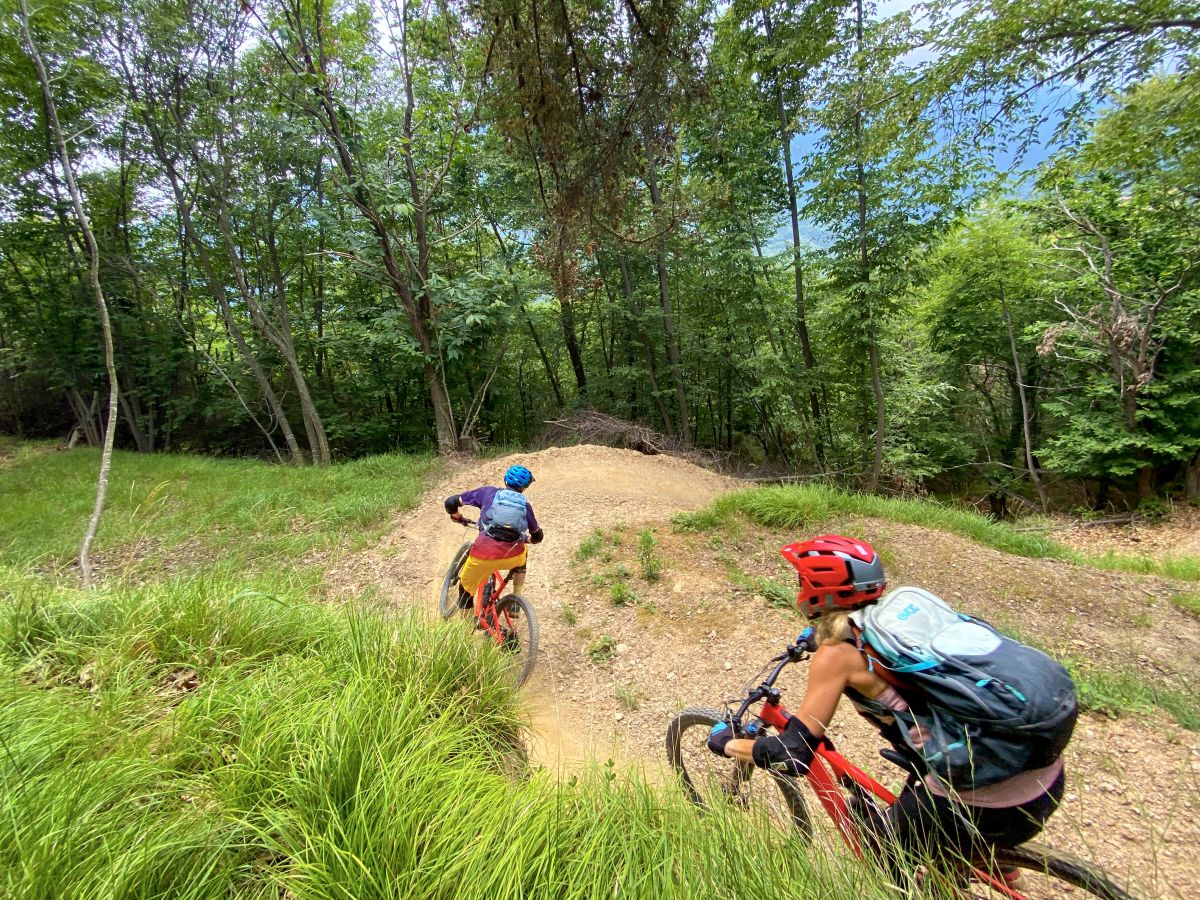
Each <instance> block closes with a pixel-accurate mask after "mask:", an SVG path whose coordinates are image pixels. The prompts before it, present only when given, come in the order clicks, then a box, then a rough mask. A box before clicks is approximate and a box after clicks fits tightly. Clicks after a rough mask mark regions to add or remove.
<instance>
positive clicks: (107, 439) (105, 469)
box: [18, 0, 121, 588]
mask: <svg viewBox="0 0 1200 900" xmlns="http://www.w3.org/2000/svg"><path fill="white" fill-rule="evenodd" d="M18 9H19V10H20V19H21V35H22V37H23V38H24V40H25V49H26V51H27V52H28V53H29V58H30V59H31V60H32V61H33V66H34V69H35V70H36V71H37V79H38V83H39V84H40V85H41V87H42V99H43V101H44V102H45V116H46V127H47V128H48V129H49V131H50V134H51V135H52V137H53V139H54V142H55V144H56V145H57V150H58V158H59V161H60V163H61V165H62V174H63V179H64V180H65V181H66V183H67V190H68V191H69V192H70V195H71V207H72V209H73V210H74V212H75V220H76V222H77V223H78V225H79V230H80V231H81V232H82V233H83V240H84V247H85V251H86V253H87V260H88V280H89V281H90V283H91V287H92V295H93V299H94V300H95V302H96V312H97V315H98V316H99V319H100V335H101V339H102V341H103V345H104V368H105V370H106V371H107V374H108V418H107V424H106V425H105V429H104V448H103V451H102V452H101V455H100V474H99V476H98V479H97V483H96V502H95V504H94V505H93V507H92V515H91V518H90V519H89V520H88V525H87V529H86V530H85V531H84V534H83V542H82V543H81V544H80V546H79V570H80V572H81V573H82V575H83V586H84V587H85V588H90V587H91V586H92V564H91V548H92V541H93V540H94V539H95V537H96V531H97V529H98V528H99V527H100V517H101V515H102V514H103V513H104V500H105V496H106V494H107V493H108V473H109V470H110V469H111V467H112V451H113V439H114V437H115V435H116V430H117V398H118V396H119V394H120V390H121V388H120V384H119V382H118V381H117V367H116V362H115V360H114V354H113V338H112V324H111V322H110V320H109V317H108V303H107V302H106V301H105V299H104V291H103V290H102V289H101V287H100V251H99V249H98V248H97V246H96V237H95V235H94V234H93V233H92V226H91V222H89V221H88V215H87V210H86V209H85V208H84V203H83V194H82V193H81V192H80V190H79V184H78V182H77V181H76V178H75V164H74V163H73V162H72V160H71V151H70V148H69V147H68V146H67V139H66V137H65V136H64V135H63V129H62V124H61V123H60V122H59V119H58V110H57V108H56V106H55V102H54V90H53V87H52V81H51V77H50V74H49V72H48V71H47V70H46V64H45V62H44V61H43V59H42V54H41V51H40V50H39V49H38V45H37V43H36V42H35V40H34V37H33V32H32V30H31V28H30V21H29V8H28V6H27V5H26V3H25V0H18Z"/></svg>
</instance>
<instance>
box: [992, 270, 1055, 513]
mask: <svg viewBox="0 0 1200 900" xmlns="http://www.w3.org/2000/svg"><path fill="white" fill-rule="evenodd" d="M1000 308H1001V309H1002V310H1003V311H1004V327H1005V328H1007V329H1008V345H1009V347H1011V348H1012V360H1013V372H1014V373H1015V374H1016V376H1017V394H1018V396H1019V397H1020V398H1021V434H1023V435H1024V437H1025V465H1026V467H1027V468H1028V469H1029V478H1030V479H1031V480H1032V481H1033V486H1034V487H1035V488H1036V489H1037V495H1038V501H1039V502H1040V503H1041V505H1042V512H1043V513H1046V512H1047V511H1048V507H1047V504H1046V489H1045V488H1044V487H1042V479H1041V477H1040V476H1039V475H1038V472H1037V466H1036V465H1035V464H1034V461H1033V439H1032V438H1031V437H1030V436H1029V402H1028V401H1027V400H1026V399H1025V377H1024V375H1023V374H1022V372H1021V357H1020V355H1019V354H1018V353H1017V339H1016V337H1015V335H1014V334H1013V326H1012V316H1010V315H1009V313H1008V300H1007V299H1006V298H1005V296H1004V287H1003V285H1001V287H1000Z"/></svg>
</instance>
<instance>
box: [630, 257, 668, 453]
mask: <svg viewBox="0 0 1200 900" xmlns="http://www.w3.org/2000/svg"><path fill="white" fill-rule="evenodd" d="M618 261H619V262H620V266H621V290H622V291H623V292H624V294H625V300H626V302H627V303H628V304H629V309H630V312H632V313H633V318H634V341H635V342H636V343H637V345H638V346H639V347H641V348H642V355H643V356H644V357H645V359H646V375H647V377H648V378H649V379H650V392H651V396H652V397H653V398H654V406H655V407H656V408H657V409H658V414H659V416H660V417H661V418H662V423H663V429H664V430H665V431H666V432H667V434H668V435H669V436H671V437H674V436H675V427H674V425H673V424H672V423H671V416H670V414H668V412H667V407H666V405H665V404H664V403H663V399H662V392H661V391H660V390H659V387H658V367H657V366H656V365H655V364H654V350H653V349H652V348H651V347H650V343H649V341H647V340H646V339H645V335H644V334H643V333H642V330H641V317H642V308H641V304H640V303H638V299H637V295H636V294H635V293H634V290H633V280H632V279H631V278H630V277H629V258H628V257H626V256H625V254H624V253H622V254H621V255H620V256H619V257H618Z"/></svg>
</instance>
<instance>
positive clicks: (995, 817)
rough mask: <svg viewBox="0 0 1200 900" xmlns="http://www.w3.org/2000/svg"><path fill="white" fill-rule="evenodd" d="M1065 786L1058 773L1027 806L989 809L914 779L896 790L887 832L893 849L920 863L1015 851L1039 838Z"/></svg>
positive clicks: (1062, 774) (1062, 775) (886, 820)
mask: <svg viewBox="0 0 1200 900" xmlns="http://www.w3.org/2000/svg"><path fill="white" fill-rule="evenodd" d="M1065 783H1066V773H1065V772H1060V773H1059V775H1058V778H1056V779H1055V780H1054V783H1053V784H1051V785H1050V788H1049V789H1048V790H1047V791H1046V793H1044V794H1042V795H1040V796H1038V797H1035V798H1034V799H1033V800H1030V801H1029V802H1028V803H1022V804H1021V805H1020V806H1008V807H1001V808H998V809H993V808H991V807H984V806H967V805H966V804H964V803H961V802H956V801H954V800H951V799H950V798H949V797H943V796H940V795H938V794H934V793H933V792H931V791H930V790H929V789H928V788H927V787H926V786H925V784H924V782H920V781H918V782H916V783H915V784H910V785H909V786H908V787H906V788H905V789H904V790H903V791H901V792H900V796H899V797H898V798H897V799H896V802H895V804H893V806H892V807H891V808H890V809H889V810H888V813H887V817H886V819H885V820H884V821H885V822H886V825H885V830H888V831H890V832H891V838H892V840H894V841H895V845H898V847H899V848H901V849H902V850H903V851H904V852H907V853H910V854H913V855H915V856H917V857H919V858H920V859H923V860H927V859H931V858H934V857H942V858H946V859H953V860H965V859H974V858H978V857H980V856H983V855H986V853H987V852H988V850H989V849H990V848H992V847H1015V846H1017V845H1018V844H1023V843H1025V842H1026V841H1028V840H1030V839H1032V838H1034V837H1035V836H1037V835H1038V834H1039V833H1040V832H1041V830H1042V828H1044V827H1045V824H1046V820H1047V819H1049V818H1050V815H1051V814H1052V813H1053V812H1054V811H1055V810H1056V809H1058V804H1059V802H1060V801H1061V800H1062V796H1063V787H1064V785H1065Z"/></svg>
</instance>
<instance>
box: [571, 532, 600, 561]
mask: <svg viewBox="0 0 1200 900" xmlns="http://www.w3.org/2000/svg"><path fill="white" fill-rule="evenodd" d="M603 546H604V533H603V532H601V531H600V529H599V528H597V529H596V530H595V531H593V532H592V533H591V534H589V535H588V536H587V537H586V538H584V539H583V543H582V544H580V545H579V547H578V548H577V549H576V550H575V558H576V559H577V560H579V561H580V562H586V561H587V560H589V559H591V558H592V557H594V556H596V555H597V554H598V553H599V552H600V550H601V548H602V547H603Z"/></svg>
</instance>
